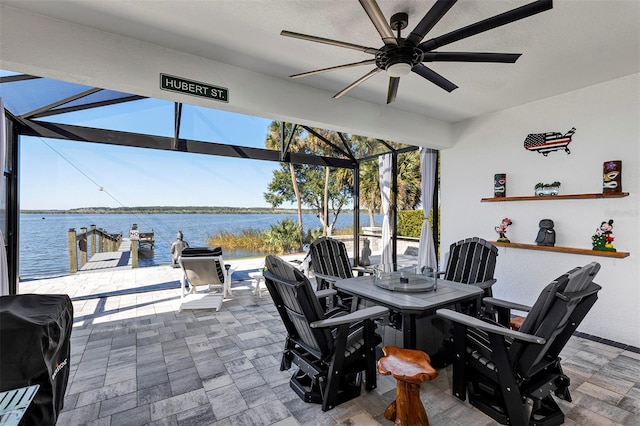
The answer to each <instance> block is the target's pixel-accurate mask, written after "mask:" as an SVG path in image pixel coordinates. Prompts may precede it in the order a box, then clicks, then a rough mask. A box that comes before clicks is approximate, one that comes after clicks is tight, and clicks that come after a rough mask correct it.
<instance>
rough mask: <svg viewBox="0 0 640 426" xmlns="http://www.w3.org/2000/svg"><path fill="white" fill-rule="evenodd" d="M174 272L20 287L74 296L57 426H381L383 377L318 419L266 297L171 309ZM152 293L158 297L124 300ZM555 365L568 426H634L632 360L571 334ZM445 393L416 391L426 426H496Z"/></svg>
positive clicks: (237, 295) (432, 385)
mask: <svg viewBox="0 0 640 426" xmlns="http://www.w3.org/2000/svg"><path fill="white" fill-rule="evenodd" d="M231 263H233V262H231ZM262 264H263V260H262V259H253V260H249V261H243V262H238V264H237V265H234V266H236V269H237V270H251V269H257V268H259V267H261V266H262ZM180 274H181V272H180V270H179V269H174V268H171V267H169V266H159V267H152V268H141V269H136V270H118V271H108V272H106V271H105V272H92V273H81V274H76V275H73V276H68V277H59V278H56V279H48V280H33V281H28V282H25V283H22V285H21V287H20V290H21V292H23V293H26V292H31V293H52V292H53V293H55V292H60V293H68V294H69V295H70V296H71V297H72V298H75V300H74V310H75V312H74V313H75V321H74V329H73V332H72V336H71V347H72V356H71V361H70V365H69V368H70V372H71V373H70V377H69V383H68V386H67V392H66V397H65V407H64V409H63V411H62V412H61V413H60V417H59V420H58V424H64V425H74V424H92V425H121V424H123V425H124V424H126V425H161V424H162V425H166V424H169V425H208V424H212V425H237V424H251V425H281V426H287V425H306V424H314V425H316V424H317V425H336V424H352V425H379V424H383V425H386V424H389V422H388V421H387V420H386V419H384V417H383V416H382V413H383V411H384V409H385V408H386V406H387V405H388V404H389V402H390V401H392V400H393V399H394V395H395V381H394V380H393V379H392V378H389V377H386V376H380V377H379V381H378V388H377V389H376V390H374V391H372V392H370V393H367V392H366V391H365V390H364V388H363V391H362V394H361V396H360V397H358V398H356V399H354V400H352V401H349V402H347V403H345V404H342V405H339V406H338V407H336V408H334V409H333V410H330V411H328V412H323V411H322V410H321V408H320V406H319V405H317V404H309V403H305V402H303V401H302V400H301V399H300V398H299V397H298V396H297V395H296V394H295V393H294V392H293V390H291V388H290V387H289V383H288V382H289V378H290V377H291V374H292V372H293V370H290V371H280V357H281V353H282V352H281V351H282V347H283V344H284V339H285V337H286V333H285V330H284V327H283V326H282V322H281V320H280V318H279V316H278V314H277V311H276V309H275V307H274V305H273V302H272V301H271V298H270V297H269V295H268V292H264V293H263V295H262V298H259V297H258V296H256V295H255V294H254V293H253V284H254V283H253V282H251V281H236V282H233V284H232V289H233V298H232V299H228V300H226V301H225V302H224V303H223V305H222V309H221V310H220V311H218V312H209V311H183V312H179V311H178V310H177V306H178V301H179V299H180V290H179V279H180ZM159 284H160V285H164V286H165V287H166V288H164V289H159V290H157V289H156V290H154V291H147V292H143V293H133V292H131V289H132V288H135V287H144V288H148V286H151V285H159ZM116 292H117V293H116ZM105 294H107V296H105ZM108 294H111V295H110V296H108ZM91 295H99V296H101V297H97V298H91ZM562 362H563V367H564V370H565V373H566V374H568V375H569V376H570V377H571V381H572V386H571V389H572V390H571V392H572V395H573V398H574V401H573V402H572V403H568V402H565V401H559V403H560V405H561V407H562V408H563V411H564V412H565V418H566V420H565V423H566V424H613V425H616V424H620V425H631V424H638V423H635V422H637V418H638V416H639V415H640V373H639V372H640V354H638V353H636V352H634V351H629V350H623V349H619V348H615V347H612V346H607V345H604V344H601V343H597V342H594V341H591V340H586V339H584V338H582V337H575V336H574V337H573V338H572V339H571V340H570V341H569V343H568V345H567V347H566V348H565V351H564V352H563V361H562ZM450 384H451V367H447V368H446V369H443V370H440V375H439V377H438V378H437V379H436V380H434V381H432V382H428V383H425V384H423V385H422V390H421V398H422V400H423V402H424V405H425V407H426V409H427V412H428V415H429V418H430V421H431V424H432V425H439V424H443V425H444V424H446V425H450V424H451V425H465V426H468V425H495V424H497V423H495V422H494V421H493V420H492V419H491V418H489V417H487V416H485V415H484V414H483V413H482V412H480V411H479V410H477V409H475V408H473V407H472V406H471V405H470V404H469V403H468V402H461V401H460V400H458V399H457V398H455V397H453V396H452V395H451V391H450Z"/></svg>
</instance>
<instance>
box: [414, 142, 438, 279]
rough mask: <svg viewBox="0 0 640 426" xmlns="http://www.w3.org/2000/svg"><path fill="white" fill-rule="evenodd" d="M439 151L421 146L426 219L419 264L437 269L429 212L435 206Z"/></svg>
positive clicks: (423, 199)
mask: <svg viewBox="0 0 640 426" xmlns="http://www.w3.org/2000/svg"><path fill="white" fill-rule="evenodd" d="M437 158H438V152H437V151H435V150H433V149H429V148H420V170H421V172H422V182H421V189H422V208H423V210H424V221H423V222H422V231H421V232H420V246H419V247H418V266H419V267H420V269H422V268H423V267H431V268H433V269H434V270H437V262H438V260H437V257H436V249H435V245H434V242H433V232H432V230H431V226H430V225H429V221H428V220H427V218H428V217H429V212H430V211H431V209H432V208H433V191H434V190H435V187H436V176H435V170H436V162H437Z"/></svg>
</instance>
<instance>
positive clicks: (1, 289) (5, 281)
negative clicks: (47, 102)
mask: <svg viewBox="0 0 640 426" xmlns="http://www.w3.org/2000/svg"><path fill="white" fill-rule="evenodd" d="M4 119H5V117H4V103H3V102H2V98H0V172H1V173H2V175H0V206H2V205H3V202H2V200H4V165H5V161H6V159H5V153H6V152H7V140H6V138H7V132H6V125H5V121H4ZM0 215H4V220H2V221H0V224H2V223H5V221H6V211H5V212H0ZM0 228H1V227H0ZM8 294H9V276H8V275H7V252H6V249H5V247H4V229H0V296H6V295H8Z"/></svg>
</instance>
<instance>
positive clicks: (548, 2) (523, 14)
mask: <svg viewBox="0 0 640 426" xmlns="http://www.w3.org/2000/svg"><path fill="white" fill-rule="evenodd" d="M552 7H553V1H552V0H538V1H535V2H533V3H529V4H526V5H524V6H521V7H518V8H516V9H512V10H509V11H507V12H504V13H501V14H499V15H496V16H492V17H491V18H487V19H484V20H482V21H479V22H476V23H475V24H471V25H467V26H466V27H463V28H460V29H457V30H455V31H451V32H450V33H447V34H444V35H441V36H439V37H436V38H432V39H430V40H427V41H425V42H423V43H421V44H420V48H421V49H422V50H423V51H425V52H428V51H431V50H433V49H437V48H438V47H441V46H444V45H446V44H449V43H453V42H455V41H458V40H462V39H463V38H467V37H471V36H473V35H476V34H480V33H482V32H485V31H489V30H492V29H494V28H497V27H500V26H502V25H506V24H509V23H511V22H514V21H518V20H520V19H524V18H528V17H529V16H532V15H535V14H537V13H540V12H544V11H546V10H549V9H551V8H552Z"/></svg>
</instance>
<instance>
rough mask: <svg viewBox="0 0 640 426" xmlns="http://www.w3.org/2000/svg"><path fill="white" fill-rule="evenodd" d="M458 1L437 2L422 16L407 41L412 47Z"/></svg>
mask: <svg viewBox="0 0 640 426" xmlns="http://www.w3.org/2000/svg"><path fill="white" fill-rule="evenodd" d="M456 1H458V0H438V1H436V4H434V5H433V7H432V8H431V9H429V11H428V12H427V13H426V14H425V15H424V17H423V18H422V20H421V21H420V22H418V25H416V27H415V28H414V29H413V31H411V34H409V37H407V41H408V42H409V43H411V44H413V45H414V46H415V45H417V44H418V43H420V42H421V41H422V39H423V38H424V36H426V35H427V33H428V32H429V31H431V29H432V28H433V27H434V25H436V24H437V23H438V22H439V21H440V19H442V17H443V16H444V15H445V14H446V13H447V12H448V11H449V9H451V6H453V5H454V4H455V3H456Z"/></svg>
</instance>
